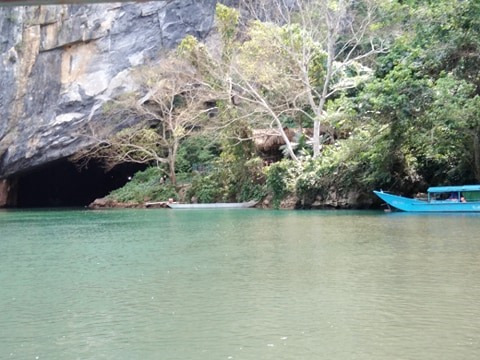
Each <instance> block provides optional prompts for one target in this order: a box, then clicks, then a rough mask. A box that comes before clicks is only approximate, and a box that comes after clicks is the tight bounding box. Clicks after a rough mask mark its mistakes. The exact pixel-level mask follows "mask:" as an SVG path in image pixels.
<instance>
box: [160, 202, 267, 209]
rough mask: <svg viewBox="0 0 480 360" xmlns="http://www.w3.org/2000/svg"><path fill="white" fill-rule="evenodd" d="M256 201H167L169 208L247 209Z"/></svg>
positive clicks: (255, 203)
mask: <svg viewBox="0 0 480 360" xmlns="http://www.w3.org/2000/svg"><path fill="white" fill-rule="evenodd" d="M257 202H258V201H247V202H241V203H210V204H178V203H168V204H167V206H168V207H169V208H171V209H247V208H251V207H254V206H255V205H257Z"/></svg>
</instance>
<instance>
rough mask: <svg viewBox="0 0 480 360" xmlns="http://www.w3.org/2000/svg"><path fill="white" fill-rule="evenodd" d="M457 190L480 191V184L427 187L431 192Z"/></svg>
mask: <svg viewBox="0 0 480 360" xmlns="http://www.w3.org/2000/svg"><path fill="white" fill-rule="evenodd" d="M457 191H480V185H458V186H431V187H429V188H428V189H427V192H429V193H443V192H457Z"/></svg>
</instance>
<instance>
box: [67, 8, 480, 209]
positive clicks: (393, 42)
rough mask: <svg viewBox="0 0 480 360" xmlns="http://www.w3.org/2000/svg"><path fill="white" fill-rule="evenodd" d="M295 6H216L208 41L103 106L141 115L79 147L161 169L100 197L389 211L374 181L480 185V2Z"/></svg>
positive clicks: (91, 155) (165, 61)
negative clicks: (376, 193)
mask: <svg viewBox="0 0 480 360" xmlns="http://www.w3.org/2000/svg"><path fill="white" fill-rule="evenodd" d="M269 1H271V2H275V1H276V0H269ZM294 3H295V5H296V6H294V7H291V8H284V7H282V6H281V5H282V4H284V2H281V1H279V2H277V5H279V6H278V7H275V8H278V11H280V13H279V14H270V13H268V12H261V11H260V12H255V11H253V9H251V10H252V11H251V12H250V14H249V17H248V18H246V17H244V15H242V14H241V13H240V12H239V11H237V10H235V9H232V8H228V7H226V6H224V5H220V4H219V5H217V10H216V20H215V21H216V34H215V36H213V37H212V39H210V40H209V41H207V42H206V43H202V42H200V41H199V40H198V39H196V38H195V37H193V36H190V35H187V36H186V37H185V38H184V40H183V41H182V42H181V43H180V44H179V46H178V48H177V49H175V51H172V52H171V53H168V54H163V55H162V57H161V58H159V59H158V61H157V62H156V63H153V64H152V65H148V66H143V67H141V68H139V69H138V72H137V73H136V77H135V81H136V84H137V85H138V86H137V88H138V89H139V90H138V91H137V92H133V93H132V94H130V95H128V96H124V97H123V98H122V99H118V100H117V101H113V102H111V103H109V104H107V105H108V106H106V107H105V115H106V118H107V119H109V118H110V119H112V121H113V120H115V119H118V118H125V117H135V118H136V119H142V120H143V122H141V124H140V125H139V126H137V127H132V128H127V129H123V130H122V131H120V132H119V133H117V134H116V135H114V136H112V137H111V138H109V139H104V138H103V139H98V142H97V145H96V146H94V147H93V148H92V149H90V151H87V152H85V153H82V154H79V156H78V157H77V159H76V160H77V161H84V163H85V164H88V160H89V159H94V160H100V161H102V162H103V163H104V164H105V167H106V169H111V168H113V167H115V166H116V165H117V164H120V163H128V162H132V163H141V164H145V165H146V166H151V167H150V168H148V169H147V170H145V171H144V172H139V173H137V174H136V175H135V176H134V177H133V179H132V181H130V182H129V183H128V184H127V185H126V186H125V187H124V188H122V189H118V190H116V191H113V192H112V193H111V194H109V195H108V196H107V197H106V198H105V199H103V200H99V201H98V202H97V206H99V207H100V206H105V207H107V206H125V207H132V206H141V205H139V204H145V202H157V201H160V202H161V201H167V200H168V199H175V200H177V201H181V202H187V203H188V202H199V203H212V202H242V201H248V200H251V199H257V200H260V203H261V204H262V206H265V207H271V208H295V209H319V208H338V209H348V208H354V209H361V208H372V207H374V208H375V207H376V208H380V202H379V201H378V200H377V199H376V198H375V196H374V195H373V193H372V190H374V189H383V190H385V191H392V192H395V193H397V194H402V195H405V196H413V195H415V194H417V193H419V192H422V191H425V189H426V188H427V187H428V186H437V185H447V184H452V185H459V184H475V183H480V36H479V35H480V3H479V2H478V1H473V0H470V1H462V2H458V1H454V0H447V1H442V2H441V3H429V2H417V3H415V4H413V3H411V2H410V3H409V4H408V5H406V4H404V3H403V2H396V1H394V2H384V1H383V2H382V1H379V2H376V1H365V2H364V1H360V2H358V1H345V2H339V3H338V4H337V5H336V6H333V5H332V4H334V3H335V2H331V1H323V0H319V1H314V2H303V1H299V0H295V1H294ZM340 5H342V6H344V7H342V6H340ZM370 5H374V6H371V7H370ZM309 6H314V8H310V7H309ZM265 9H267V8H265ZM265 9H263V10H265ZM319 9H321V10H322V11H318V10H319ZM256 10H259V9H256ZM274 15H279V17H278V18H275V16H274ZM360 20H361V21H360ZM107 123H108V122H107ZM97 130H98V129H97ZM96 133H102V131H96ZM103 133H105V132H103ZM102 204H103V205H102ZM135 204H136V205H135Z"/></svg>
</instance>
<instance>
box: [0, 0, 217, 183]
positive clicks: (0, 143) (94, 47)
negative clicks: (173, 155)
mask: <svg viewBox="0 0 480 360" xmlns="http://www.w3.org/2000/svg"><path fill="white" fill-rule="evenodd" d="M215 4H216V0H165V1H152V2H135V3H104V4H89V5H47V6H30V7H6V8H0V179H1V178H6V177H9V176H11V175H14V174H16V173H19V172H23V171H26V170H28V169H31V168H34V167H36V166H40V165H42V164H45V163H48V162H51V161H54V160H56V159H60V158H65V157H67V156H70V155H72V154H74V153H75V152H77V151H78V150H79V149H82V148H84V147H85V146H87V145H88V144H87V143H86V142H85V141H86V140H85V138H83V137H81V136H78V134H79V131H81V129H83V128H85V126H87V125H94V124H95V122H99V121H102V120H103V119H102V104H104V103H105V101H107V100H109V99H112V98H113V97H115V96H117V95H119V94H121V93H122V92H125V91H129V90H131V86H132V81H131V79H130V71H131V70H132V69H133V68H134V67H135V66H138V65H141V64H144V63H147V62H148V61H151V60H155V59H157V58H158V55H159V53H160V51H161V50H162V49H165V48H172V47H174V46H175V45H176V44H178V42H179V41H180V40H181V39H182V38H183V37H184V36H185V35H186V34H192V35H195V36H197V37H198V38H200V39H203V38H205V37H206V36H207V35H208V33H209V32H210V30H211V29H212V27H213V19H214V9H215Z"/></svg>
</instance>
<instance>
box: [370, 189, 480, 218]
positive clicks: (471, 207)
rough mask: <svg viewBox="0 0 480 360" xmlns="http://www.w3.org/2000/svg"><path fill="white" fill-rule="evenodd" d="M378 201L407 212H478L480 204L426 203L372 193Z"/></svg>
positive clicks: (380, 192) (381, 193)
mask: <svg viewBox="0 0 480 360" xmlns="http://www.w3.org/2000/svg"><path fill="white" fill-rule="evenodd" d="M374 193H375V195H377V196H378V197H379V198H380V199H382V200H383V201H385V202H386V203H387V204H388V205H389V206H391V207H392V208H394V209H396V210H400V211H408V212H431V213H437V212H480V202H478V201H475V202H455V201H448V200H439V201H426V200H418V199H411V198H406V197H403V196H398V195H393V194H388V193H384V192H383V191H374Z"/></svg>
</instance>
